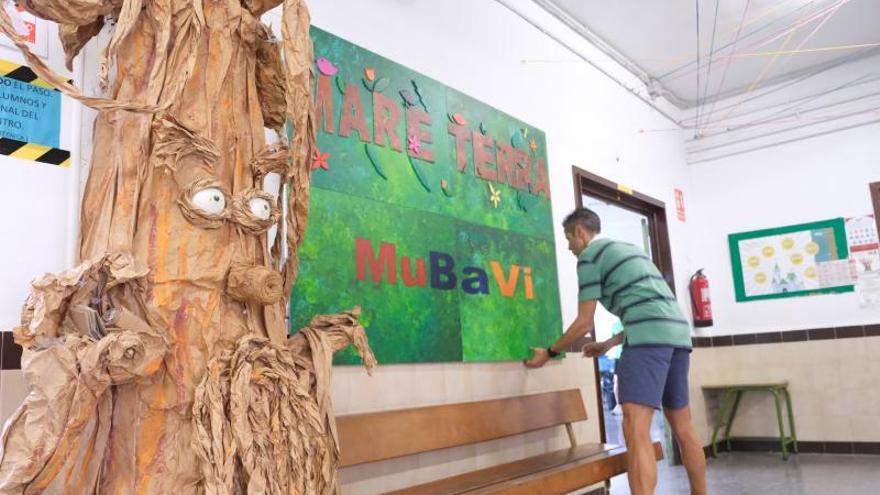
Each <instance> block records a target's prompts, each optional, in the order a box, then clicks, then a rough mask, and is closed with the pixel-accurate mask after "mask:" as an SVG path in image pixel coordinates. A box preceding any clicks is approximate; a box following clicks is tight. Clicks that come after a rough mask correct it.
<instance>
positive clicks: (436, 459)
mask: <svg viewBox="0 0 880 495" xmlns="http://www.w3.org/2000/svg"><path fill="white" fill-rule="evenodd" d="M506 3H508V4H509V5H510V6H513V7H515V8H517V9H521V10H522V11H524V12H525V13H526V14H527V15H529V16H533V17H534V19H533V20H534V21H535V22H537V23H539V24H540V25H541V26H542V27H544V28H545V29H549V30H551V31H553V32H554V34H555V35H556V36H560V37H562V38H564V39H566V40H567V41H568V42H570V43H572V44H573V45H576V46H577V47H578V49H579V50H582V51H583V52H584V53H588V54H591V55H593V56H594V55H595V50H594V49H592V48H591V47H590V46H589V45H587V44H586V43H585V42H584V41H583V40H580V39H578V37H577V36H576V35H575V34H574V33H572V32H571V31H569V30H568V29H567V28H564V27H562V26H561V25H560V24H559V23H558V21H556V20H555V19H552V18H551V17H550V16H549V15H547V14H544V13H543V12H541V11H540V10H538V9H536V7H535V6H534V4H532V3H531V2H529V1H528V0H509V1H507V2H506ZM310 7H311V10H312V14H313V21H314V24H315V25H317V26H319V27H321V28H324V29H326V30H328V31H330V32H331V33H333V34H336V35H338V36H341V37H344V38H346V39H348V40H350V41H352V42H354V43H357V44H359V45H361V46H364V47H365V48H367V49H370V50H373V51H375V52H377V53H379V54H381V55H383V56H386V57H388V58H390V59H392V60H394V61H396V62H398V63H401V64H404V65H406V66H408V67H411V68H413V69H415V70H418V71H420V72H422V73H424V74H425V75H427V76H429V77H432V78H435V79H437V80H439V81H441V82H443V83H445V84H447V85H449V86H451V87H454V88H456V89H458V90H461V91H463V92H464V93H466V94H469V95H470V96H473V97H475V98H477V99H480V100H482V101H484V102H486V103H488V104H491V105H493V106H495V107H496V108H498V109H500V110H502V111H504V112H507V113H509V114H511V115H513V116H515V117H517V118H520V119H522V120H524V121H526V122H529V123H530V124H532V125H534V126H536V127H538V128H540V129H542V130H543V131H544V132H545V133H546V134H547V143H548V148H549V157H548V158H549V161H550V166H551V171H550V174H551V182H552V185H551V187H552V194H553V214H554V223H555V224H557V225H558V224H559V222H560V221H561V219H562V218H563V216H564V215H565V214H567V213H568V212H569V211H570V210H571V209H572V208H573V207H574V204H575V199H574V196H573V185H572V180H571V166H572V165H577V166H579V167H581V168H584V169H587V170H589V171H591V172H594V173H597V174H600V175H602V176H605V177H607V178H608V179H611V180H614V181H618V182H621V183H624V184H627V185H629V186H631V187H633V188H634V189H635V190H637V191H641V192H644V193H646V194H648V195H651V196H653V197H656V198H658V199H661V200H663V201H665V202H666V203H667V204H668V205H670V209H671V208H672V206H671V205H673V204H674V200H673V189H674V188H680V189H683V190H684V191H685V195H686V200H690V189H689V179H688V175H687V167H686V164H685V152H684V145H683V142H682V140H681V136H680V134H679V133H677V132H651V133H642V132H640V131H641V130H642V129H656V128H661V127H662V128H671V127H673V125H672V124H671V123H670V122H669V121H668V120H667V119H665V118H664V117H662V116H660V115H659V114H658V113H657V112H655V111H654V110H652V109H651V108H650V107H649V106H647V105H646V104H645V103H643V102H641V101H639V99H638V98H636V97H635V96H633V95H632V94H630V92H629V91H627V90H625V89H623V88H621V87H620V86H618V85H617V84H615V83H613V82H612V81H611V80H610V79H608V78H607V77H606V76H603V75H601V74H600V73H599V72H598V71H596V70H595V69H593V68H591V67H589V66H588V65H587V64H585V63H583V62H580V61H577V60H578V59H577V58H576V57H575V56H574V55H572V53H570V52H569V51H567V50H566V49H564V48H562V47H561V46H560V45H559V44H558V43H557V42H555V41H552V40H551V39H550V38H548V37H547V36H546V35H545V34H542V33H541V32H540V31H539V30H537V29H535V28H534V27H533V26H531V25H530V24H528V23H527V22H525V21H524V20H522V19H521V18H519V17H518V16H517V15H515V14H514V13H512V12H511V10H509V9H508V8H507V7H505V6H504V5H502V4H501V3H498V2H496V1H494V0H445V1H443V2H438V1H433V0H406V1H404V0H371V1H369V2H363V1H351V0H314V1H312V2H310ZM265 20H266V21H267V22H270V23H272V24H274V25H275V26H276V27H277V26H278V25H279V19H278V17H277V12H273V13H269V14H267V16H266V19H265ZM90 50H92V53H93V52H94V48H93V47H90ZM524 59H530V60H571V61H573V62H571V63H549V64H548V63H523V62H522V61H523V60H524ZM53 62H54V65H55V66H56V67H57V66H60V65H61V64H60V61H54V60H53ZM608 69H609V70H611V71H612V72H613V73H615V74H617V75H621V74H622V71H621V70H620V68H616V67H608ZM85 72H86V74H91V73H94V72H95V65H94V57H87V63H86V69H85ZM89 86H90V85H89V83H88V82H87V83H86V88H87V89H91V88H90V87H89ZM660 103H661V104H663V102H660ZM90 126H91V123H90V122H86V121H85V120H84V121H83V124H82V127H80V126H78V125H76V124H75V123H74V121H71V124H70V125H69V126H64V128H65V129H68V131H66V132H69V133H70V136H69V137H68V138H67V139H73V138H74V137H75V136H77V135H78V133H79V132H81V131H82V132H83V136H84V139H85V137H87V136H88V135H89V131H88V130H89V129H90ZM84 148H85V149H84V150H83V151H84V155H87V154H88V146H84ZM74 162H75V163H76V162H77V160H74ZM0 164H2V165H3V166H4V167H3V168H0V174H3V175H0V178H2V179H4V180H2V181H0V183H2V184H4V186H0V187H9V188H10V190H11V189H15V191H16V192H15V194H19V195H20V194H21V191H25V190H30V191H31V192H32V195H30V196H28V195H25V196H26V197H27V198H28V199H27V202H26V203H24V204H33V205H34V207H35V208H36V209H37V210H38V214H36V215H34V216H30V217H27V218H25V216H24V215H21V211H22V208H21V207H19V202H18V201H12V200H10V199H9V198H10V196H9V195H8V194H7V195H4V197H3V199H2V200H3V201H5V202H6V201H8V202H9V204H10V207H9V208H4V209H3V210H2V211H0V216H2V219H3V225H4V226H6V225H7V224H9V225H14V226H16V227H15V228H18V229H19V230H18V231H16V234H17V235H16V237H20V238H23V239H25V241H24V242H23V243H20V242H16V243H4V244H3V245H2V246H0V260H2V263H4V264H3V265H2V266H3V268H4V270H6V269H11V267H12V266H15V269H16V270H17V272H16V273H18V274H19V275H17V277H18V278H15V279H13V278H9V279H5V280H4V282H8V283H5V284H4V286H3V287H2V289H0V290H2V291H4V292H0V322H3V324H4V326H3V328H8V327H9V325H11V324H13V323H15V322H16V321H17V318H18V311H19V306H20V304H21V302H22V301H23V299H24V296H25V295H26V290H27V280H28V279H29V278H30V277H32V276H33V275H35V274H37V273H41V272H43V271H47V270H59V269H62V268H64V267H65V266H66V265H67V264H69V261H70V260H69V259H68V258H67V257H66V256H65V255H66V253H67V252H68V250H67V246H71V245H72V243H73V242H75V228H74V227H75V225H73V223H71V222H69V221H68V218H67V216H66V215H67V213H68V211H69V210H68V208H69V204H70V201H71V200H72V199H73V200H76V199H77V198H76V196H77V195H78V187H77V183H76V181H75V176H73V175H72V174H70V175H64V174H69V172H70V171H69V170H55V169H51V170H44V171H43V172H40V171H39V170H42V168H40V167H42V166H35V165H33V164H27V166H26V167H25V166H24V165H21V164H18V165H17V166H18V167H25V168H21V169H17V170H18V171H17V172H16V174H17V175H15V176H13V175H11V174H12V172H8V171H6V170H5V168H6V167H5V165H6V162H0ZM39 174H44V175H49V174H58V175H59V177H57V178H56V179H55V180H57V181H58V184H56V185H55V186H53V187H54V189H52V195H51V198H45V197H44V195H46V190H47V188H48V187H49V186H48V184H47V181H48V179H45V178H43V177H42V175H39ZM7 177H10V178H14V177H24V178H21V179H19V182H18V184H17V185H15V186H10V185H6V184H7V181H6V180H5V179H6V178H7ZM10 192H11V191H10ZM14 197H19V196H14ZM35 197H36V198H40V199H39V200H38V201H36V202H35V201H33V199H32V198H35ZM12 206H14V207H12ZM37 218H39V220H37ZM669 218H670V234H671V237H672V245H673V261H674V264H675V269H676V275H677V277H676V278H677V282H678V283H677V288H678V291H679V293H684V288H685V283H686V280H687V277H688V266H689V265H690V262H689V260H688V258H687V256H686V252H685V250H684V248H683V245H684V242H685V240H686V228H687V227H688V225H689V224H682V223H679V222H678V221H676V220H674V212H672V211H670V213H669ZM34 225H38V226H39V228H34V227H33V226H34ZM560 230H561V228H560ZM59 244H61V245H63V246H64V247H56V246H58V245H59ZM34 253H37V254H36V255H35V254H34ZM557 258H558V260H559V279H560V285H561V304H562V309H563V320H564V322H565V323H570V322H571V321H572V320H573V319H574V316H575V307H576V296H575V294H576V286H577V281H576V279H575V276H574V271H573V270H571V267H572V264H573V261H574V260H573V259H572V258H571V255H570V254H569V253H568V252H567V250H566V246H565V242H564V238H563V236H562V235H561V231H560V232H558V233H557ZM15 259H19V260H25V261H24V262H21V263H18V264H16V263H15V262H14V261H13V260H15ZM7 267H8V268H7ZM4 273H5V272H4ZM4 278H5V277H4ZM561 331H562V329H560V332H561ZM535 344H536V345H546V344H549V343H548V342H536V343H535ZM334 373H335V376H334V380H333V400H334V404H335V407H336V411H337V413H339V414H346V413H353V412H361V411H368V410H382V409H393V408H401V407H408V406H415V405H425V404H435V403H451V402H460V401H466V400H475V399H484V398H490V397H502V396H509V395H516V394H522V393H530V392H540V391H547V390H560V389H566V388H572V387H580V388H581V389H582V393H583V395H584V398H585V400H586V402H587V406H588V414H589V416H590V419H589V420H588V421H587V422H585V423H584V424H582V425H579V426H578V436H579V439H580V440H581V441H597V440H598V438H599V433H598V431H599V430H598V424H597V419H596V418H597V417H598V413H597V404H596V396H595V389H594V377H593V365H592V361H590V360H586V359H582V358H580V357H579V356H569V357H568V358H567V359H565V360H564V361H563V362H561V363H552V364H550V365H548V366H547V367H545V369H541V370H536V371H528V372H527V371H526V370H525V369H524V368H523V367H522V365H521V363H518V362H511V363H451V364H427V365H395V366H384V367H380V368H379V369H378V371H377V373H376V375H375V376H374V377H372V378H367V377H366V376H365V374H364V373H363V371H362V370H360V369H358V368H353V367H338V368H336V369H335V371H334ZM17 395H18V396H16V397H11V394H6V395H0V397H2V398H3V400H4V402H6V403H10V402H17V401H18V400H20V398H21V396H20V392H18V393H17ZM3 412H4V416H5V414H8V413H7V412H6V411H5V408H4V411H3ZM566 443H567V438H566V436H565V434H564V433H563V431H562V429H559V430H558V431H542V432H535V433H532V434H528V435H525V436H522V437H517V438H512V439H506V440H501V441H496V442H489V443H486V444H482V445H479V446H470V447H466V448H461V449H450V450H447V451H443V452H439V453H432V454H426V455H422V456H415V457H412V458H406V459H403V460H397V461H391V462H386V463H377V464H372V465H366V466H360V467H355V468H351V469H347V470H344V472H343V479H344V480H345V482H346V493H352V494H356V493H374V492H376V491H379V490H380V489H392V488H395V487H398V486H404V485H406V484H410V483H415V482H422V481H426V480H428V479H433V478H437V477H443V476H449V475H452V474H456V473H458V472H461V471H464V470H469V469H474V468H477V467H482V466H487V465H491V464H494V463H497V462H501V461H505V460H513V459H516V458H519V457H522V456H524V455H526V454H530V453H538V452H543V451H545V450H548V449H553V448H560V447H562V446H564V445H565V444H566Z"/></svg>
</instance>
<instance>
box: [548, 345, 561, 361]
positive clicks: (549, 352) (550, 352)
mask: <svg viewBox="0 0 880 495" xmlns="http://www.w3.org/2000/svg"><path fill="white" fill-rule="evenodd" d="M552 347H553V346H552V345H548V346H547V354H549V355H550V357H552V358H555V357H556V356H558V355H559V353H558V352H556V351H554V350H553V349H552Z"/></svg>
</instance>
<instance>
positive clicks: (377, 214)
mask: <svg viewBox="0 0 880 495" xmlns="http://www.w3.org/2000/svg"><path fill="white" fill-rule="evenodd" d="M312 37H313V40H314V45H315V58H316V60H315V74H316V83H315V113H316V118H317V122H316V125H317V131H318V136H317V138H318V140H317V145H318V150H316V152H315V154H314V156H313V157H312V159H313V164H312V169H313V172H312V196H311V212H310V217H309V225H308V229H307V232H306V237H305V240H304V241H303V244H302V246H301V247H300V250H299V256H300V263H301V264H300V274H299V277H298V279H297V283H296V285H295V286H294V288H293V291H292V294H291V303H290V328H291V331H295V330H296V329H298V328H301V327H303V326H305V325H306V324H307V323H308V321H309V319H310V318H311V317H312V315H314V314H322V313H332V312H337V311H340V310H345V309H348V308H351V307H353V306H355V305H359V306H361V307H362V309H363V313H362V323H363V324H364V326H365V327H366V328H367V334H368V336H369V339H370V345H371V346H372V348H373V350H374V352H375V354H376V357H377V359H378V360H379V362H380V363H384V364H389V363H422V362H449V361H500V360H518V359H522V358H525V357H527V356H528V355H529V348H530V346H533V345H546V344H547V343H549V342H552V341H553V339H555V338H557V337H558V335H559V334H560V333H561V331H562V318H561V313H560V308H559V289H558V281H557V268H556V255H555V252H556V250H555V242H554V225H553V220H552V214H551V209H550V186H549V177H548V167H547V151H546V142H545V137H544V133H543V132H541V131H540V130H539V129H536V128H535V127H533V126H531V125H529V124H527V123H525V122H522V121H519V120H517V119H515V118H513V117H511V116H509V115H507V114H504V113H503V112H500V111H498V110H496V109H494V108H492V107H490V106H488V105H486V104H484V103H481V102H480V101H477V100H475V99H473V98H471V97H469V96H467V95H465V94H462V93H460V92H458V91H456V90H454V89H451V88H449V87H447V86H445V85H443V84H442V83H440V82H438V81H436V80H433V79H430V78H428V77H425V76H423V75H421V74H419V73H417V72H415V71H412V70H410V69H408V68H406V67H403V66H401V65H399V64H397V63H395V62H393V61H391V60H388V59H386V58H383V57H381V56H379V55H377V54H375V53H372V52H369V51H367V50H365V49H363V48H360V47H358V46H356V45H354V44H352V43H349V42H348V41H345V40H343V39H341V38H339V37H336V36H334V35H332V34H330V33H327V32H326V31H322V30H320V29H317V28H313V29H312ZM356 362H357V357H356V356H355V354H354V353H353V352H343V353H340V354H337V363H341V364H352V363H356Z"/></svg>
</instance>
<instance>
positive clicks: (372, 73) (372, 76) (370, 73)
mask: <svg viewBox="0 0 880 495" xmlns="http://www.w3.org/2000/svg"><path fill="white" fill-rule="evenodd" d="M364 77H366V78H367V81H370V82H372V81H375V80H376V69H374V68H372V67H367V68H366V69H364Z"/></svg>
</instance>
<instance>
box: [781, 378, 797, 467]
mask: <svg viewBox="0 0 880 495" xmlns="http://www.w3.org/2000/svg"><path fill="white" fill-rule="evenodd" d="M782 393H783V394H785V407H786V409H787V410H788V431H790V432H791V441H792V450H793V451H794V453H795V454H797V453H798V441H797V432H796V430H795V428H794V413H792V410H791V395H790V394H789V393H788V389H787V388H784V389H782Z"/></svg>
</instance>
